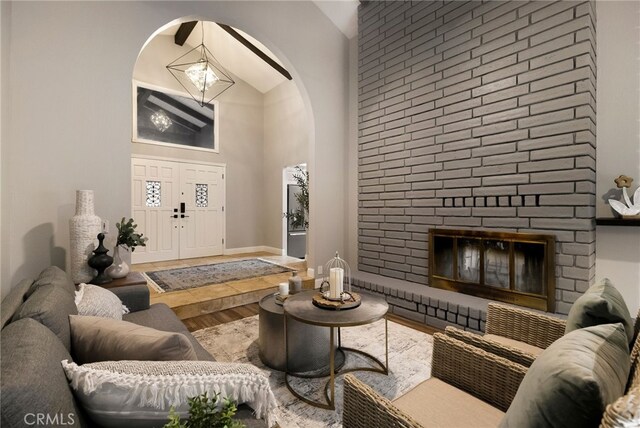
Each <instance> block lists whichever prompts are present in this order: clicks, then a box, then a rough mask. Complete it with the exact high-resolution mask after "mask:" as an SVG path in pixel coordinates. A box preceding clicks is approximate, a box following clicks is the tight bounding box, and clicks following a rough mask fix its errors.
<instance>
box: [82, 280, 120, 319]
mask: <svg viewBox="0 0 640 428" xmlns="http://www.w3.org/2000/svg"><path fill="white" fill-rule="evenodd" d="M75 302H76V306H77V307H78V315H86V316H91V317H104V318H113V319H115V320H121V319H122V314H126V313H129V309H128V308H127V307H126V306H124V305H123V304H122V301H121V300H120V299H119V298H118V296H116V295H115V294H113V293H112V292H111V291H109V290H107V289H106V288H102V287H100V286H98V285H93V284H84V283H83V284H80V285H79V286H78V291H76V299H75Z"/></svg>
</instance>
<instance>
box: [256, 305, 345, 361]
mask: <svg viewBox="0 0 640 428" xmlns="http://www.w3.org/2000/svg"><path fill="white" fill-rule="evenodd" d="M259 307H260V309H259V315H258V322H259V336H258V344H259V349H260V353H259V356H260V360H262V362H263V363H264V364H265V365H266V366H268V367H271V368H272V369H275V370H280V371H285V370H286V358H285V352H284V348H285V340H284V335H285V327H284V324H285V323H284V310H283V308H282V306H281V305H278V304H277V303H276V301H275V295H273V294H271V295H269V296H265V297H263V298H262V300H260V304H259ZM286 331H287V335H288V338H289V367H290V368H291V369H292V370H295V371H297V372H306V371H312V370H318V369H321V368H323V367H327V366H329V349H328V346H327V344H328V343H329V331H328V330H327V329H326V328H324V327H318V326H314V325H310V324H304V323H301V322H298V321H296V320H294V319H288V320H287V327H286ZM343 360H344V359H343Z"/></svg>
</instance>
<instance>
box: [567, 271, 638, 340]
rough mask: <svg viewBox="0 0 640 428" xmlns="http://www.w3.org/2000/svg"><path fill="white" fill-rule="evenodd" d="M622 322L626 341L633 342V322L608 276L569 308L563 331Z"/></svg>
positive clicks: (622, 299)
mask: <svg viewBox="0 0 640 428" xmlns="http://www.w3.org/2000/svg"><path fill="white" fill-rule="evenodd" d="M617 322H619V323H622V324H623V325H624V329H625V332H626V334H627V339H628V340H627V342H628V343H631V342H633V338H634V325H633V324H634V323H633V321H632V320H631V315H630V314H629V309H628V308H627V304H626V303H625V302H624V298H623V297H622V295H621V294H620V292H619V291H618V290H617V289H616V288H615V287H614V286H613V284H612V283H611V281H609V279H608V278H604V279H603V280H602V281H600V282H598V283H597V284H594V285H592V286H591V287H589V289H588V290H587V291H585V292H584V294H583V295H582V296H580V297H578V299H577V300H576V301H575V303H574V304H573V306H571V309H570V310H569V316H568V318H567V327H566V329H565V333H569V332H571V331H574V330H577V329H579V328H584V327H589V326H592V325H599V324H610V323H617Z"/></svg>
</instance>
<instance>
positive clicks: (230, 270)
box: [144, 259, 295, 293]
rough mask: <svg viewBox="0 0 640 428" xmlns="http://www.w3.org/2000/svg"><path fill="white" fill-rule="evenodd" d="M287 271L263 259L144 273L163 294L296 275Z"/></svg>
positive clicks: (289, 270)
mask: <svg viewBox="0 0 640 428" xmlns="http://www.w3.org/2000/svg"><path fill="white" fill-rule="evenodd" d="M294 270H295V269H291V268H288V267H286V266H282V265H279V264H276V263H272V262H269V261H267V260H264V259H247V260H237V261H232V262H223V263H214V264H210V265H201V266H191V267H185V268H177V269H167V270H158V271H153V272H144V275H145V276H146V277H147V279H148V282H149V283H151V285H152V286H153V287H154V288H155V289H156V290H157V291H158V292H160V293H163V292H165V291H175V290H185V289H187V288H196V287H202V286H204V285H210V284H221V283H223V282H229V281H237V280H240V279H248V278H255V277H258V276H266V275H274V274H278V273H283V272H293V271H294Z"/></svg>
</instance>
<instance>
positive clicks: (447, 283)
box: [429, 228, 556, 312]
mask: <svg viewBox="0 0 640 428" xmlns="http://www.w3.org/2000/svg"><path fill="white" fill-rule="evenodd" d="M436 236H443V237H448V238H452V239H453V258H452V262H453V269H452V276H453V278H448V277H445V276H441V275H435V274H434V273H435V251H434V238H435V237H436ZM460 238H462V239H465V238H474V239H478V240H480V280H479V281H478V282H469V281H465V280H461V279H460V278H457V276H458V266H457V265H458V240H459V239H460ZM487 240H491V241H495V240H498V241H505V242H508V243H509V246H508V248H509V252H508V253H509V288H508V289H502V288H498V287H493V286H490V285H486V283H485V272H484V271H485V266H484V260H485V258H484V255H485V241H487ZM555 241H556V240H555V236H553V235H543V234H533V233H516V232H494V231H485V230H462V229H438V228H432V229H429V283H430V285H431V286H432V287H436V288H442V289H445V290H451V291H456V292H459V293H464V294H470V295H473V296H477V297H483V298H487V299H493V300H498V301H501V302H506V303H513V304H515V305H519V306H525V307H528V308H532V309H539V310H543V311H547V312H554V311H555V304H556V277H555V270H556V269H555V259H556V256H555V255H556V245H555ZM515 243H528V244H540V245H543V246H544V257H543V266H542V268H543V275H542V278H543V282H544V283H543V284H542V292H543V294H535V293H526V292H522V291H518V290H516V289H515V251H514V244H515Z"/></svg>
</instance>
